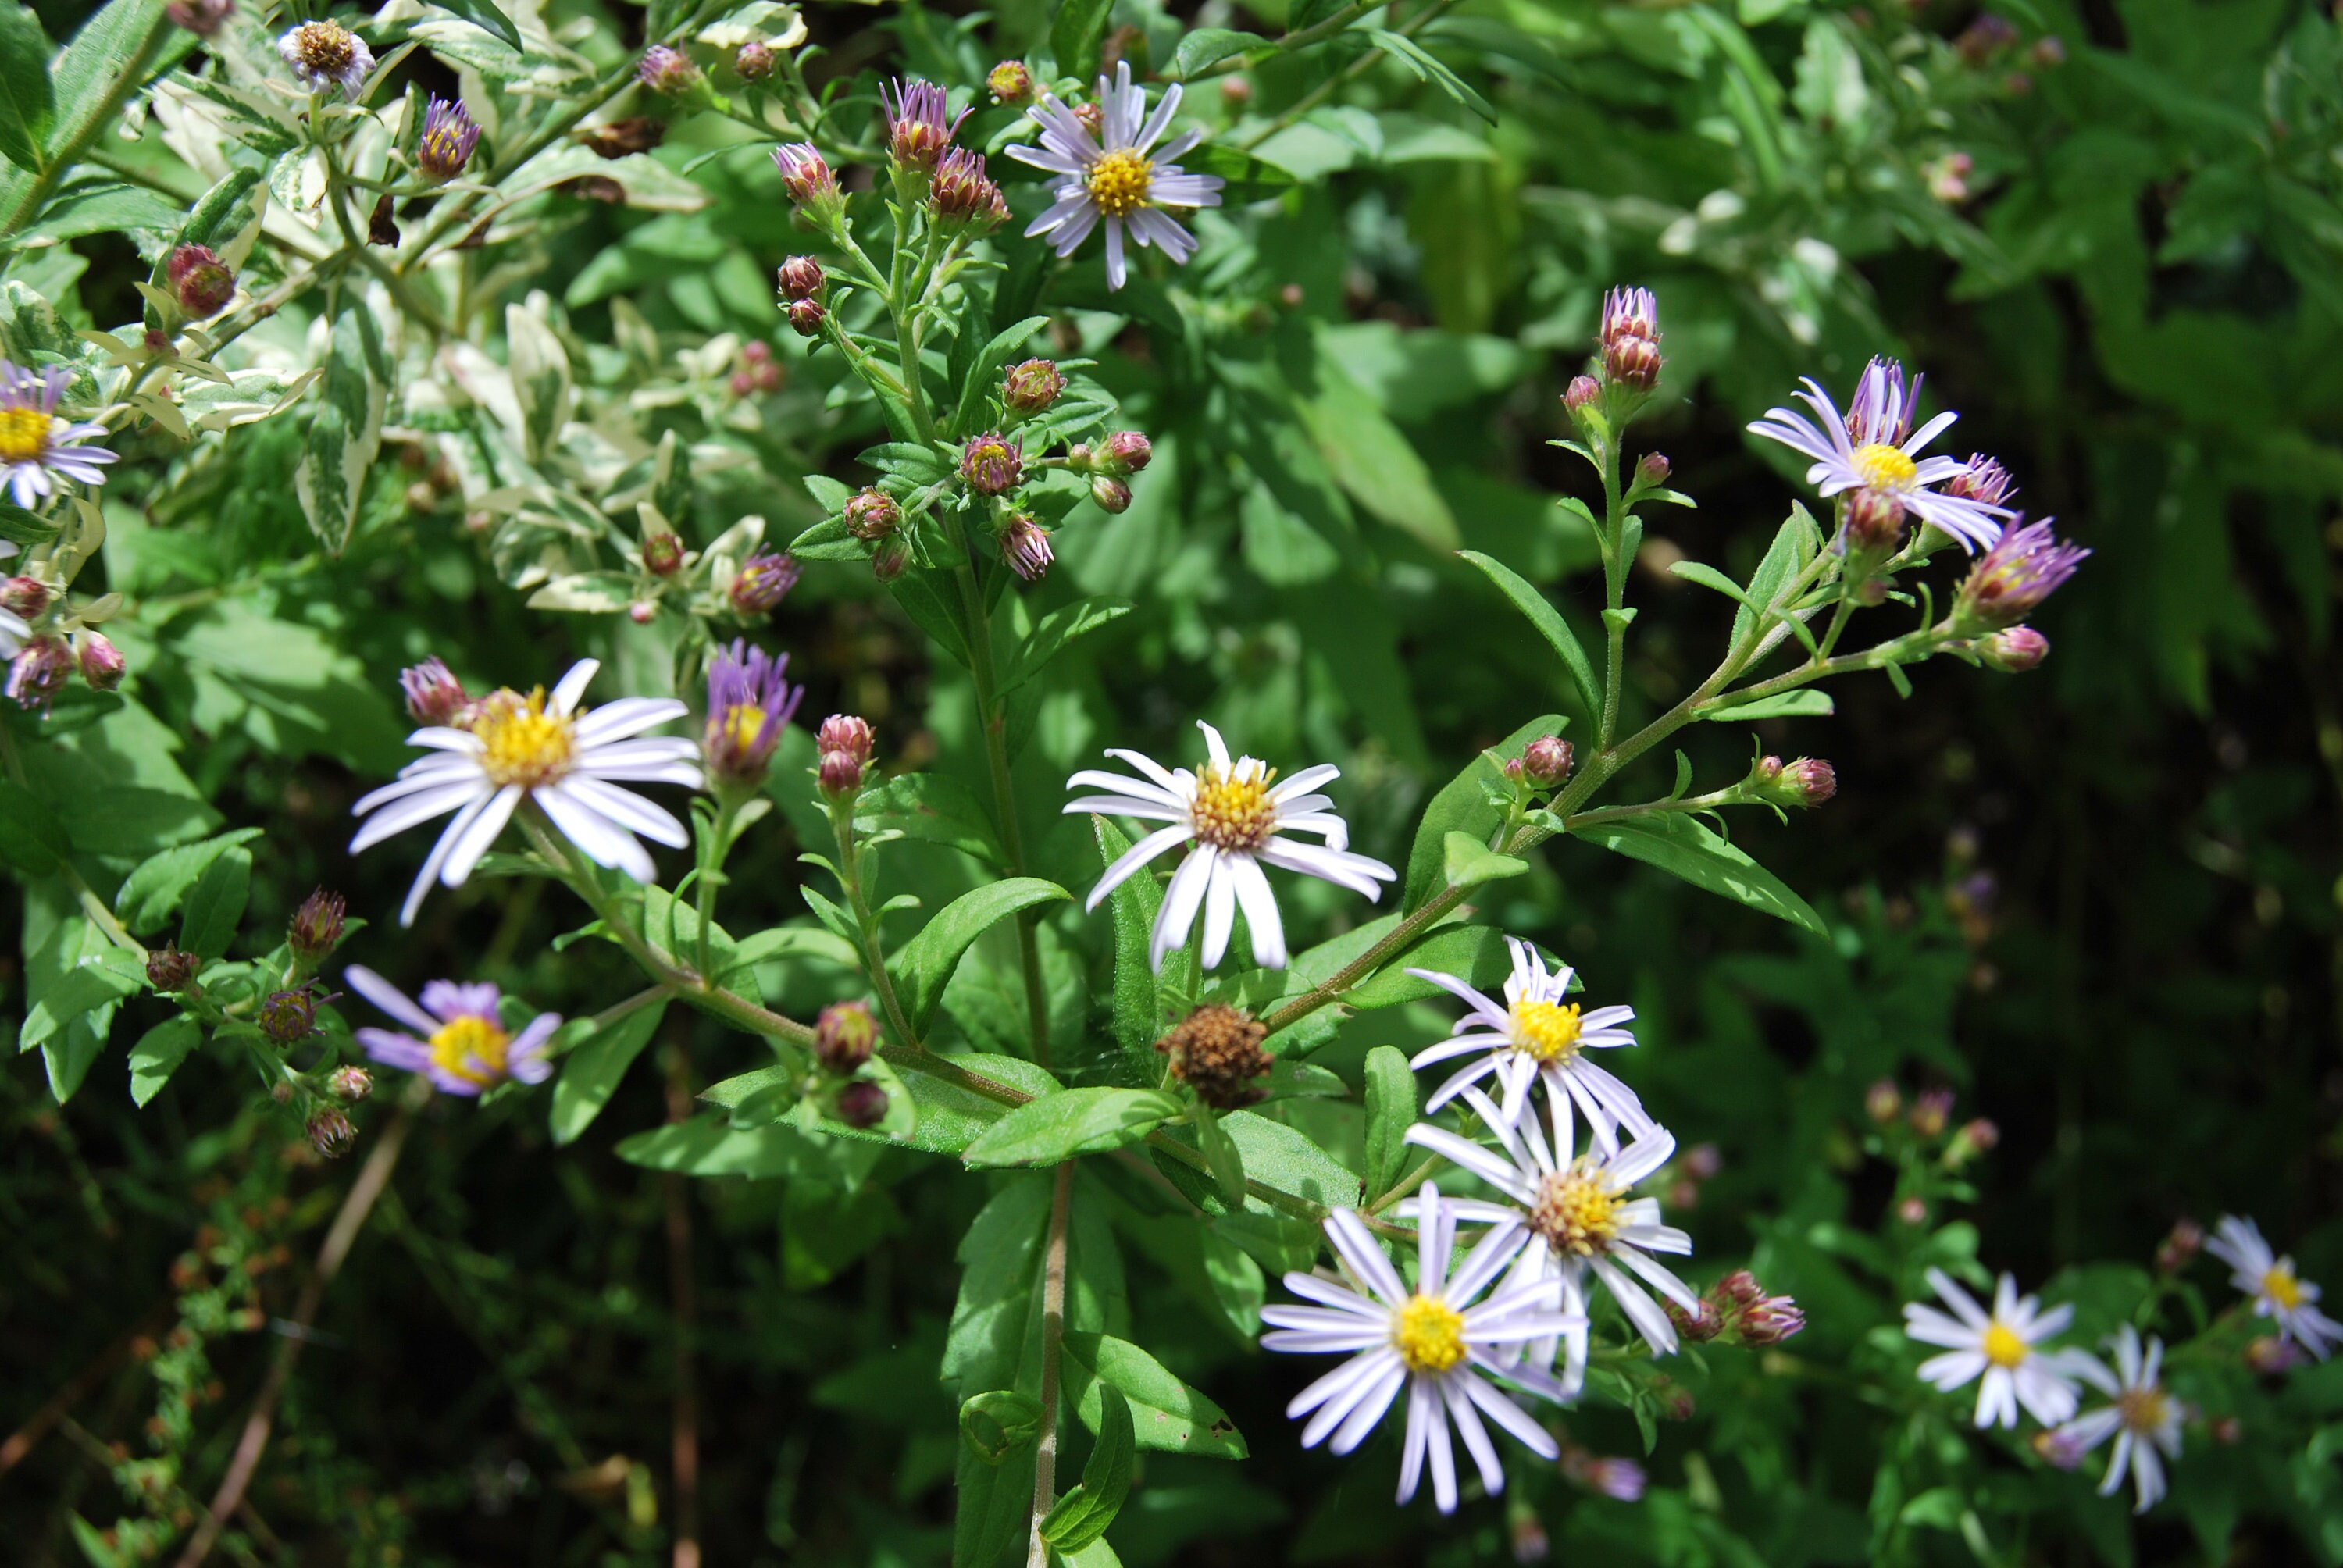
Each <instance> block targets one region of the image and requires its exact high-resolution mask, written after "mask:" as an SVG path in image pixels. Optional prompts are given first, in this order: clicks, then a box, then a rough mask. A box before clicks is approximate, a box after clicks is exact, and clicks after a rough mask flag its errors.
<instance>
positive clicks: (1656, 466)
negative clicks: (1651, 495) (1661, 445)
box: [1635, 452, 1671, 486]
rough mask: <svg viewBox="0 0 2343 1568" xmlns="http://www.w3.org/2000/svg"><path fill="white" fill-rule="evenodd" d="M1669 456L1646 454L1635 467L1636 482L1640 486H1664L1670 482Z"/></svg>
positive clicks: (1664, 454) (1656, 453)
mask: <svg viewBox="0 0 2343 1568" xmlns="http://www.w3.org/2000/svg"><path fill="white" fill-rule="evenodd" d="M1670 471H1671V470H1670V469H1669V467H1668V457H1667V454H1666V453H1664V452H1646V453H1644V456H1643V457H1642V459H1641V460H1640V461H1638V462H1637V463H1636V465H1635V482H1636V483H1637V484H1639V485H1653V486H1656V485H1664V484H1666V483H1667V482H1668V474H1669V473H1670Z"/></svg>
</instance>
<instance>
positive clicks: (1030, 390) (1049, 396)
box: [1001, 359, 1066, 414]
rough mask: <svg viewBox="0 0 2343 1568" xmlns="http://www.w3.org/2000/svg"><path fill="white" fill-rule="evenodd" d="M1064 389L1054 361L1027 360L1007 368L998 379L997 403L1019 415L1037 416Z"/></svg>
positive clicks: (1062, 377)
mask: <svg viewBox="0 0 2343 1568" xmlns="http://www.w3.org/2000/svg"><path fill="white" fill-rule="evenodd" d="M1065 389H1066V378H1065V377H1064V376H1063V375H1062V374H1061V372H1060V371H1059V369H1058V367H1057V365H1056V363H1055V362H1054V361H1052V360H1048V359H1028V360H1026V361H1025V362H1024V363H1023V364H1021V365H1012V366H1011V367H1010V368H1009V374H1008V375H1007V376H1006V377H1003V378H1002V386H1001V401H1002V402H1004V403H1006V404H1008V405H1009V407H1011V408H1014V409H1015V410H1017V412H1019V413H1020V414H1039V413H1041V411H1042V410H1043V409H1045V408H1047V407H1049V406H1050V405H1051V404H1052V403H1055V402H1056V401H1057V400H1058V398H1059V396H1060V395H1061V393H1063V392H1064V391H1065Z"/></svg>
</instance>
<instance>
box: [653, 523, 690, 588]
mask: <svg viewBox="0 0 2343 1568" xmlns="http://www.w3.org/2000/svg"><path fill="white" fill-rule="evenodd" d="M682 569H683V541H682V540H681V539H679V538H676V536H675V535H673V534H671V533H669V532H668V531H667V530H666V529H665V528H661V529H660V530H659V532H658V533H655V534H653V535H652V536H651V537H650V538H647V539H645V540H644V541H643V570H645V571H647V572H649V573H650V574H651V576H653V577H655V578H670V577H673V576H674V575H675V574H676V573H677V572H679V571H680V570H682Z"/></svg>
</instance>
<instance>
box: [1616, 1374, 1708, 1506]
mask: <svg viewBox="0 0 2343 1568" xmlns="http://www.w3.org/2000/svg"><path fill="white" fill-rule="evenodd" d="M1652 1392H1653V1393H1654V1394H1655V1395H1657V1396H1658V1399H1659V1405H1660V1416H1661V1419H1662V1420H1664V1421H1690V1420H1691V1419H1692V1417H1693V1412H1694V1411H1695V1410H1697V1409H1698V1408H1699V1406H1698V1404H1697V1402H1695V1401H1694V1399H1693V1397H1692V1390H1690V1389H1688V1388H1684V1387H1682V1386H1680V1385H1679V1384H1676V1383H1674V1382H1669V1381H1668V1380H1667V1379H1665V1378H1662V1379H1659V1380H1658V1381H1657V1382H1654V1384H1653V1386H1652ZM1606 1462H1607V1463H1610V1464H1626V1465H1627V1468H1628V1469H1629V1470H1635V1466H1634V1465H1632V1464H1627V1462H1626V1461H1625V1460H1624V1459H1614V1460H1609V1461H1606ZM1636 1490H1637V1492H1638V1493H1640V1492H1641V1491H1642V1490H1643V1487H1642V1472H1640V1471H1637V1472H1636Z"/></svg>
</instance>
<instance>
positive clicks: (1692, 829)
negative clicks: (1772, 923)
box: [1573, 811, 1829, 935]
mask: <svg viewBox="0 0 2343 1568" xmlns="http://www.w3.org/2000/svg"><path fill="white" fill-rule="evenodd" d="M1573 836H1574V837H1576V838H1580V839H1588V840H1590V841H1591V842H1594V843H1597V844H1600V845H1602V846H1603V847H1604V849H1616V850H1617V851H1618V852H1619V853H1621V854H1623V855H1625V856H1627V857H1629V858H1630V859H1637V860H1641V861H1643V862H1644V864H1645V865H1649V866H1657V867H1658V868H1659V869H1661V870H1663V871H1666V872H1668V873H1670V874H1671V875H1674V876H1678V877H1682V878H1683V879H1684V880H1685V881H1687V882H1690V883H1692V884H1693V885H1694V887H1699V888H1706V889H1707V890H1709V891H1710V892H1712V893H1717V894H1721V895H1722V896H1724V897H1725V898H1728V899H1731V900H1733V901H1734V902H1735V903H1736V904H1746V905H1748V906H1749V907H1750V908H1751V909H1753V910H1762V911H1763V912H1764V913H1765V914H1769V915H1771V916H1773V917H1774V918H1775V920H1787V921H1789V922H1790V923H1791V924H1792V925H1794V926H1804V927H1805V928H1806V930H1810V931H1814V932H1815V933H1816V934H1818V935H1826V934H1828V931H1829V928H1828V927H1826V926H1825V925H1824V924H1823V919H1822V917H1821V916H1820V915H1818V914H1816V913H1815V911H1814V908H1813V906H1812V905H1810V904H1808V903H1807V902H1806V900H1804V899H1802V898H1800V897H1798V895H1797V894H1796V893H1795V892H1792V891H1791V890H1790V889H1789V888H1788V887H1787V886H1786V885H1785V884H1784V882H1783V881H1782V879H1780V878H1778V877H1776V876H1775V875H1774V874H1773V873H1772V872H1771V871H1768V870H1767V869H1765V867H1763V866H1761V865H1759V864H1758V863H1757V862H1756V861H1755V860H1753V859H1750V858H1749V857H1748V856H1747V855H1745V854H1744V853H1742V851H1741V850H1740V849H1736V848H1735V847H1734V846H1733V845H1732V844H1731V843H1729V842H1727V841H1726V840H1725V839H1722V838H1720V837H1718V836H1717V835H1716V834H1715V833H1714V832H1712V831H1710V830H1709V829H1707V828H1706V827H1704V826H1703V825H1702V824H1700V823H1699V822H1696V821H1694V819H1692V817H1691V816H1689V815H1688V814H1686V813H1684V812H1681V811H1670V812H1665V813H1663V814H1660V815H1655V816H1651V817H1631V818H1628V819H1625V820H1624V821H1617V822H1604V823H1599V824H1597V825H1595V826H1594V827H1591V828H1582V829H1578V830H1577V831H1576V832H1575V833H1574V835H1573Z"/></svg>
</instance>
